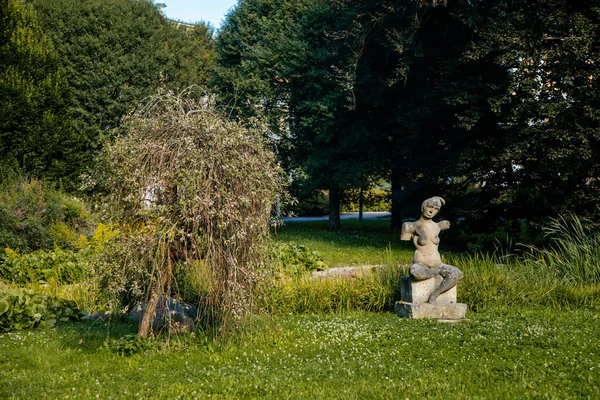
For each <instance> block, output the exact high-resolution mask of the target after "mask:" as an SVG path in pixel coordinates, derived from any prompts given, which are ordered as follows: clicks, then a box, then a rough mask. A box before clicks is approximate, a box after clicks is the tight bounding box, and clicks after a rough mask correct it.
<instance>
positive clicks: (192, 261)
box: [96, 88, 282, 336]
mask: <svg viewBox="0 0 600 400" xmlns="http://www.w3.org/2000/svg"><path fill="white" fill-rule="evenodd" d="M127 131H128V133H127V134H126V135H125V136H123V137H120V138H118V139H117V140H116V141H115V142H114V143H111V144H109V145H107V146H106V147H105V149H104V152H103V154H102V156H101V157H100V163H99V165H98V169H97V175H96V176H97V179H98V181H97V182H98V183H99V184H100V187H101V188H102V190H103V191H104V195H105V196H104V200H105V204H107V205H108V208H107V210H108V211H109V214H110V215H111V217H112V219H113V220H114V221H117V222H118V223H119V225H120V229H121V235H120V236H119V237H117V238H115V240H114V241H113V242H112V244H111V246H112V248H111V249H109V251H107V261H106V263H105V264H104V265H101V266H99V267H98V272H99V276H101V277H103V282H104V285H105V286H106V287H107V290H109V291H111V292H112V293H113V294H115V295H116V296H120V297H121V298H126V297H129V298H130V300H131V298H135V297H136V296H138V297H140V296H145V297H146V298H147V299H148V307H147V310H149V312H146V313H145V314H144V316H143V318H142V322H141V324H140V328H139V334H140V335H141V336H146V335H148V334H149V333H150V330H151V320H152V314H153V311H154V309H155V307H156V304H157V303H158V300H159V297H160V296H161V295H165V294H166V295H171V294H174V293H176V292H177V290H178V288H177V280H176V279H174V277H175V275H176V274H178V275H179V276H185V274H186V271H185V270H186V269H187V270H189V272H193V273H198V274H200V275H202V277H203V278H202V280H203V281H204V282H205V283H204V284H203V285H201V288H200V289H201V290H202V291H203V293H200V295H201V296H202V299H200V300H199V302H200V303H201V306H202V308H203V309H204V312H205V315H209V316H210V318H209V319H213V320H216V321H217V322H219V324H220V326H221V328H225V327H229V326H232V325H231V324H232V323H235V321H237V320H239V318H240V317H241V316H243V315H245V314H247V313H248V312H249V311H250V310H251V307H252V304H253V302H252V293H253V288H254V286H255V283H256V282H257V281H258V280H259V278H260V276H261V273H262V271H263V270H264V267H265V266H267V265H268V263H267V262H266V260H267V258H268V257H269V250H268V239H269V238H268V236H269V235H268V233H269V231H268V222H269V216H270V210H271V209H272V205H273V203H274V200H275V197H276V195H277V194H278V192H279V190H280V184H281V182H282V180H281V174H280V171H279V169H278V168H277V166H276V163H275V160H274V156H273V153H272V152H271V151H270V150H269V149H268V146H266V144H265V143H264V142H263V135H262V133H263V132H264V131H263V129H262V127H260V126H254V127H250V128H248V127H246V126H243V125H242V124H240V123H238V122H235V121H232V120H227V119H224V118H223V117H221V116H220V115H219V114H218V113H217V112H216V111H215V109H214V107H213V106H212V105H211V103H210V98H209V96H207V95H206V94H204V93H198V91H197V90H195V89H193V88H190V89H188V90H186V91H185V92H184V93H182V94H180V95H174V94H159V95H157V96H154V97H152V98H151V99H149V101H148V102H147V103H146V104H145V105H144V106H143V107H141V110H140V111H139V112H138V113H136V114H135V115H133V116H131V118H129V120H128V122H127ZM194 271H196V272H194Z"/></svg>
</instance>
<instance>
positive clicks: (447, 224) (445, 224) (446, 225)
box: [438, 220, 450, 231]
mask: <svg viewBox="0 0 600 400" xmlns="http://www.w3.org/2000/svg"><path fill="white" fill-rule="evenodd" d="M438 227H439V228H440V230H441V231H445V230H446V229H450V221H445V220H444V221H440V222H438Z"/></svg>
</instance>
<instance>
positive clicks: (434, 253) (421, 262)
mask: <svg viewBox="0 0 600 400" xmlns="http://www.w3.org/2000/svg"><path fill="white" fill-rule="evenodd" d="M444 204H446V202H445V201H444V199H442V198H441V197H437V196H434V197H432V198H429V199H427V200H425V201H424V202H423V204H422V205H421V218H419V220H418V221H415V222H405V223H403V224H402V233H401V235H400V239H401V240H411V239H412V240H413V243H414V244H415V247H416V248H417V250H415V255H414V257H413V264H412V265H411V267H410V269H409V273H410V276H411V277H412V279H413V280H415V281H423V280H426V279H430V278H433V277H435V276H437V275H439V276H441V277H442V278H443V279H442V281H441V283H440V284H439V286H438V287H437V288H436V289H435V290H434V291H433V292H432V293H431V295H430V296H429V299H428V300H427V302H428V303H435V302H436V299H437V297H438V296H439V295H440V294H442V293H444V292H446V291H448V290H450V289H452V288H453V287H454V286H456V284H457V283H458V281H459V280H460V279H462V277H463V273H462V272H461V271H460V270H459V269H458V268H456V267H454V266H452V265H448V264H444V263H442V258H441V257H440V253H439V251H438V245H439V243H440V237H439V234H440V232H441V231H443V230H446V229H449V228H450V222H449V221H440V222H433V217H435V216H436V215H437V213H438V212H439V211H440V208H441V207H442V206H443V205H444Z"/></svg>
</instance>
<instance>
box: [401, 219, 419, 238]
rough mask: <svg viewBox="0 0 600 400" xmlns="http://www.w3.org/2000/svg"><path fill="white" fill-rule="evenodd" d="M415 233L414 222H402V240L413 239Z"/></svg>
mask: <svg viewBox="0 0 600 400" xmlns="http://www.w3.org/2000/svg"><path fill="white" fill-rule="evenodd" d="M414 233H415V226H414V224H413V223H412V222H405V223H403V224H402V232H401V233H400V240H411V239H412V237H413V234H414Z"/></svg>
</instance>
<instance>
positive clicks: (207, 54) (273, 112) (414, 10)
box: [0, 0, 599, 231]
mask: <svg viewBox="0 0 600 400" xmlns="http://www.w3.org/2000/svg"><path fill="white" fill-rule="evenodd" d="M596 3H597V2H595V1H566V0H564V1H561V0H550V1H547V0H540V1H534V2H531V1H495V2H484V1H462V0H454V1H444V2H436V1H434V2H430V1H424V0H417V1H382V0H376V1H375V0H373V1H371V0H369V1H330V0H302V1H288V0H244V1H240V2H239V4H238V6H237V7H236V8H234V9H233V10H232V11H231V12H230V14H229V15H228V16H227V18H226V20H225V22H224V25H223V27H222V28H221V29H220V30H219V31H218V32H214V31H213V30H212V29H211V28H210V27H208V26H206V25H203V24H198V25H194V26H182V25H178V24H176V23H173V22H171V21H169V20H167V19H165V18H164V17H163V16H162V15H161V14H160V13H159V11H158V9H157V8H156V6H155V5H153V4H152V3H150V2H148V1H142V0H137V1H125V0H111V1H94V0H86V1H72V0H53V1H36V0H32V1H16V0H11V1H8V0H5V1H3V2H2V15H1V18H2V25H1V26H2V30H1V32H0V35H1V41H0V54H1V57H0V63H1V64H2V68H1V70H0V71H1V72H0V74H1V78H0V98H1V101H0V116H1V117H0V153H1V154H0V160H1V163H2V169H1V170H2V177H3V178H2V179H6V177H7V176H8V175H10V173H11V172H17V173H19V174H25V175H27V176H30V177H35V178H41V179H44V180H47V181H49V182H52V183H53V184H56V185H58V186H59V187H60V188H61V189H63V190H66V191H69V192H73V193H75V192H77V191H78V190H80V188H81V176H82V173H84V172H85V171H86V170H87V169H89V168H90V167H91V164H92V160H93V158H94V156H95V155H96V154H97V153H98V151H99V150H100V149H101V148H102V146H103V143H106V142H105V141H107V140H108V141H110V140H111V138H114V137H116V136H118V135H119V134H121V132H122V131H121V130H120V129H119V128H120V127H121V126H122V123H123V122H124V120H126V119H127V116H128V115H130V114H131V113H132V112H134V111H135V110H136V107H137V106H138V105H139V104H140V102H141V101H142V100H143V99H144V98H146V97H147V96H149V95H151V94H154V93H155V92H156V91H157V90H158V89H159V88H162V89H163V90H165V89H166V90H174V91H176V92H177V91H180V90H182V89H183V88H185V87H187V86H190V85H199V86H201V87H202V88H205V89H207V90H209V91H210V92H212V93H215V94H216V95H217V99H218V104H219V108H220V109H221V110H222V112H223V113H224V115H227V116H230V117H231V118H239V119H241V120H245V119H247V118H250V117H258V118H260V119H262V120H264V121H267V122H268V123H269V128H270V129H269V131H268V132H265V135H266V136H268V138H269V139H270V140H271V142H272V144H273V148H274V149H275V151H276V153H277V156H278V158H279V160H280V163H281V165H282V166H283V167H284V169H285V170H286V171H288V173H289V175H290V177H291V180H292V186H291V189H292V192H293V193H294V194H295V195H296V196H298V197H299V198H300V199H303V198H310V195H311V194H312V195H313V197H314V196H315V193H318V192H317V191H318V190H326V191H328V194H329V196H328V198H329V210H330V212H331V215H332V216H331V219H330V229H333V230H339V229H340V223H339V219H338V218H337V214H338V212H339V209H340V201H342V202H343V201H344V200H345V199H347V198H349V197H352V196H351V195H352V193H353V191H357V190H367V189H369V188H370V187H372V186H373V185H376V184H377V183H378V182H381V179H383V180H384V181H386V182H389V183H391V203H392V212H393V217H392V226H393V227H398V225H399V223H400V221H401V218H402V216H403V215H404V216H413V215H415V213H416V212H418V211H417V210H414V209H410V205H414V204H420V201H417V200H418V199H422V198H424V197H425V196H429V195H432V194H440V193H443V194H444V196H445V197H446V198H447V200H448V201H449V202H450V204H454V205H455V207H452V209H453V211H452V212H450V213H449V215H448V216H447V217H449V218H450V219H456V218H465V219H466V220H468V221H471V222H472V223H471V225H472V228H473V229H475V230H480V231H481V230H486V229H487V230H494V229H495V227H496V225H497V223H498V221H499V220H500V219H499V218H502V219H504V220H514V219H519V218H527V219H528V220H530V221H540V220H542V219H543V218H546V217H552V216H556V215H558V214H559V213H561V212H564V211H565V210H571V211H574V212H577V213H579V214H580V215H585V216H593V215H594V214H596V213H597V207H596V203H597V201H598V199H599V184H598V180H597V178H598V175H599V173H598V165H599V164H598V162H597V161H596V160H597V159H598V152H599V144H598V139H599V138H598V118H599V113H598V85H597V79H598V68H599V65H598V64H599V60H598V57H599V56H598V54H599V51H598V34H599V33H598V32H599V27H598V18H599V15H598V12H599V9H598V7H597V6H598V5H597V4H596ZM355 197H356V196H355ZM413 208H414V206H413ZM467 225H468V224H467Z"/></svg>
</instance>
